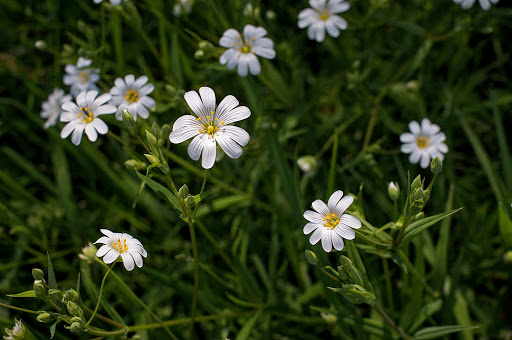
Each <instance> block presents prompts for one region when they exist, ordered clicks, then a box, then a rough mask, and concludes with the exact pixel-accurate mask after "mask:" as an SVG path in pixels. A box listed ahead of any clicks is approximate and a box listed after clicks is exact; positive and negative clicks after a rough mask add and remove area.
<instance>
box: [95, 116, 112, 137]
mask: <svg viewBox="0 0 512 340" xmlns="http://www.w3.org/2000/svg"><path fill="white" fill-rule="evenodd" d="M92 125H94V127H95V128H96V130H97V131H98V133H99V134H101V135H104V134H106V133H107V132H108V126H107V124H106V123H105V122H104V121H103V120H102V119H100V118H96V119H94V120H93V121H92Z"/></svg>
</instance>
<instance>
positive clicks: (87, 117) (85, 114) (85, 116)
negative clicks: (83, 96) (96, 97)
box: [78, 106, 94, 123]
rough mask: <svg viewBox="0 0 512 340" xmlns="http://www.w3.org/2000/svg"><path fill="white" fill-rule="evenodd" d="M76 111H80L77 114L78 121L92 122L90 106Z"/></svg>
mask: <svg viewBox="0 0 512 340" xmlns="http://www.w3.org/2000/svg"><path fill="white" fill-rule="evenodd" d="M78 110H79V111H80V112H79V113H78V119H80V120H81V121H82V122H84V123H90V122H92V121H93V119H94V116H93V114H92V110H91V107H90V106H87V107H86V108H83V107H79V108H78Z"/></svg>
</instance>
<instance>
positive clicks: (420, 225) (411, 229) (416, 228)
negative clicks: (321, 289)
mask: <svg viewBox="0 0 512 340" xmlns="http://www.w3.org/2000/svg"><path fill="white" fill-rule="evenodd" d="M461 209H462V208H458V209H454V210H451V211H447V212H444V213H441V214H437V215H434V216H430V217H426V218H423V219H421V220H419V221H416V222H414V223H411V224H410V225H409V226H408V227H407V229H405V233H404V237H403V239H402V242H401V243H400V244H402V245H406V244H408V243H409V242H410V241H411V240H412V238H413V237H414V236H416V235H418V234H419V233H421V232H422V231H423V230H425V229H427V228H429V227H431V226H433V225H434V224H436V223H437V222H439V221H441V220H442V219H444V218H446V217H448V216H450V215H452V214H455V213H456V212H457V211H459V210H461Z"/></svg>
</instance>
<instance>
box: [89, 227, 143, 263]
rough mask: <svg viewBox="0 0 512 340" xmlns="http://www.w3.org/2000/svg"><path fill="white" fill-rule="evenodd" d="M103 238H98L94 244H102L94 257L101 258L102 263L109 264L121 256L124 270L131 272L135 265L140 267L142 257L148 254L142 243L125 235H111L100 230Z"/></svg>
mask: <svg viewBox="0 0 512 340" xmlns="http://www.w3.org/2000/svg"><path fill="white" fill-rule="evenodd" d="M100 231H101V233H102V234H103V235H105V236H102V237H100V238H99V239H98V240H97V241H96V242H94V244H96V243H103V245H102V246H101V247H100V249H98V251H97V252H96V256H98V257H103V262H105V263H106V264H110V263H112V262H114V261H115V260H117V259H118V258H119V256H121V258H122V260H123V264H124V267H125V268H126V270H129V271H131V270H133V268H135V265H137V267H139V268H140V267H142V265H143V260H142V257H147V256H148V253H147V252H146V249H144V247H143V246H142V243H141V242H140V241H139V240H137V239H136V238H133V237H132V236H131V235H129V234H126V233H113V232H111V231H110V230H108V229H100Z"/></svg>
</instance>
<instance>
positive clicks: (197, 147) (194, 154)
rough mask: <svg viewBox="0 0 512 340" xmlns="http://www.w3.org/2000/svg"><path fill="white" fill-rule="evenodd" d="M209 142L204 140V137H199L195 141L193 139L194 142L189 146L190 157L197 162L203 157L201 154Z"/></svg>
mask: <svg viewBox="0 0 512 340" xmlns="http://www.w3.org/2000/svg"><path fill="white" fill-rule="evenodd" d="M206 142H207V141H205V140H204V139H203V135H202V134H201V135H198V136H196V137H195V138H194V139H192V142H190V144H189V146H188V155H189V156H190V158H192V159H193V160H195V161H197V160H198V159H199V158H200V157H201V153H202V152H203V148H204V144H205V143H206Z"/></svg>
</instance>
